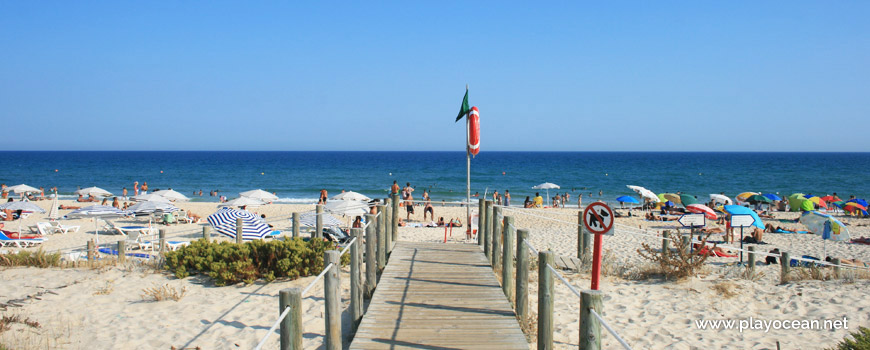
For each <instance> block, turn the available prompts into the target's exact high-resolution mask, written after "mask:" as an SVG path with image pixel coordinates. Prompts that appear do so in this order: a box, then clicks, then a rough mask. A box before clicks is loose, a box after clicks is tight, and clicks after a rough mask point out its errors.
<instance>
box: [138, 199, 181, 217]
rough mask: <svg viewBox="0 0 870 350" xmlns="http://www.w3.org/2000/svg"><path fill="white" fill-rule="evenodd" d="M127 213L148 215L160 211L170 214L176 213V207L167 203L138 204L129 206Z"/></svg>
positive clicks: (148, 202)
mask: <svg viewBox="0 0 870 350" xmlns="http://www.w3.org/2000/svg"><path fill="white" fill-rule="evenodd" d="M127 211H129V212H131V213H134V214H150V213H153V212H155V211H162V212H164V213H172V212H175V211H178V207H176V206H174V205H172V204H170V203H168V202H153V201H147V202H139V203H136V204H133V205H131V206H130V207H128V208H127Z"/></svg>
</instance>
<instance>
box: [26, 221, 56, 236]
mask: <svg viewBox="0 0 870 350" xmlns="http://www.w3.org/2000/svg"><path fill="white" fill-rule="evenodd" d="M30 230H31V231H34V232H36V233H38V234H41V235H43V236H48V235H49V234H50V233H52V232H55V231H54V228H52V227H51V223H48V222H37V223H36V225H33V226H30Z"/></svg>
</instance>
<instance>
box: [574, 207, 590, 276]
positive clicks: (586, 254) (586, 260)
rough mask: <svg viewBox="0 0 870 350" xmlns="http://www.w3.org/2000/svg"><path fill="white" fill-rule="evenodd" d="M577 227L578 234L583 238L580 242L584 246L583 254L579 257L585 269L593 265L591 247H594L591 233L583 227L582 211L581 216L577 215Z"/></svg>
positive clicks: (581, 248) (582, 248)
mask: <svg viewBox="0 0 870 350" xmlns="http://www.w3.org/2000/svg"><path fill="white" fill-rule="evenodd" d="M577 226H578V228H577V232H579V233H580V235H581V236H582V237H583V239H582V240H580V242H581V243H582V245H581V246H580V252H581V253H580V256H579V258H580V264H581V266H584V267H585V266H589V264H590V263H592V253H591V250H592V248H591V247H592V242H593V237H592V234H591V233H589V232H588V231H586V226H583V212H582V211H581V212H580V214H578V215H577Z"/></svg>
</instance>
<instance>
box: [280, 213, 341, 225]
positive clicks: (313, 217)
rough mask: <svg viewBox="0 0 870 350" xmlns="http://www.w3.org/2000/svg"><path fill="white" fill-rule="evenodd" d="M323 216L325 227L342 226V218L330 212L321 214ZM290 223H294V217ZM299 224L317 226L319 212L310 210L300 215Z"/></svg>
mask: <svg viewBox="0 0 870 350" xmlns="http://www.w3.org/2000/svg"><path fill="white" fill-rule="evenodd" d="M321 216H323V227H330V226H341V220H339V219H338V218H336V217H334V216H332V215H330V214H329V213H323V214H321ZM290 223H291V224H292V223H293V219H290ZM299 225H302V226H306V227H315V226H317V212H314V211H309V212H305V213H302V214H300V215H299Z"/></svg>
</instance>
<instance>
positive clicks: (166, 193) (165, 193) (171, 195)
mask: <svg viewBox="0 0 870 350" xmlns="http://www.w3.org/2000/svg"><path fill="white" fill-rule="evenodd" d="M153 193H154V194H156V195H158V196H161V197H163V198H166V199H168V200H171V201H189V200H190V198H187V196H185V195H183V194H181V193H180V192H178V191H176V190H160V191H154V192H153Z"/></svg>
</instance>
